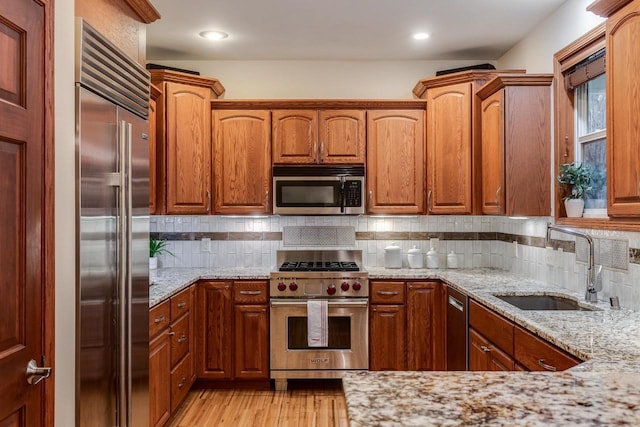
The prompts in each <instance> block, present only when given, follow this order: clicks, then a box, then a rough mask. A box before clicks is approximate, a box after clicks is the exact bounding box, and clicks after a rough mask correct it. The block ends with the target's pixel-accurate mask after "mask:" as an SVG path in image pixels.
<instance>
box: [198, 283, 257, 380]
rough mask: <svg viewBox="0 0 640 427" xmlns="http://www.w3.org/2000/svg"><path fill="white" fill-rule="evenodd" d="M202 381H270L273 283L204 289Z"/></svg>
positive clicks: (200, 340) (200, 341)
mask: <svg viewBox="0 0 640 427" xmlns="http://www.w3.org/2000/svg"><path fill="white" fill-rule="evenodd" d="M197 312H198V313H197V317H198V321H197V324H198V333H197V337H198V339H197V342H196V348H197V350H196V354H197V359H198V360H197V363H196V366H197V377H198V378H201V379H206V380H268V379H269V309H268V282H267V281H265V280H260V281H248V280H247V281H244V280H238V281H233V282H231V281H203V282H200V283H199V284H198V310H197Z"/></svg>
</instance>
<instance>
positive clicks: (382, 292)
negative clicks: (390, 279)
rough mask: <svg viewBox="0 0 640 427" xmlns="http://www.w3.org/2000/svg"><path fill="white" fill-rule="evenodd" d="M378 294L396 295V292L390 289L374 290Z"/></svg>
mask: <svg viewBox="0 0 640 427" xmlns="http://www.w3.org/2000/svg"><path fill="white" fill-rule="evenodd" d="M376 293H377V294H378V295H391V296H393V295H398V292H392V291H377V292H376Z"/></svg>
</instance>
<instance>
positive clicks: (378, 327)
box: [369, 305, 407, 371]
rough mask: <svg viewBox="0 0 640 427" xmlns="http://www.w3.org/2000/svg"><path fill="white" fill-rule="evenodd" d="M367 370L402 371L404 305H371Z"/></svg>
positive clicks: (403, 356) (404, 323)
mask: <svg viewBox="0 0 640 427" xmlns="http://www.w3.org/2000/svg"><path fill="white" fill-rule="evenodd" d="M369 327H370V331H371V333H370V340H369V342H370V347H369V348H370V351H369V355H370V357H369V369H370V370H372V371H404V370H406V368H407V361H406V336H405V333H406V312H405V307H404V305H372V306H371V316H370V319H369Z"/></svg>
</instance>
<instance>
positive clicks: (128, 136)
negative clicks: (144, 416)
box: [124, 123, 133, 426]
mask: <svg viewBox="0 0 640 427" xmlns="http://www.w3.org/2000/svg"><path fill="white" fill-rule="evenodd" d="M132 144H133V125H132V124H131V123H125V158H124V160H125V162H124V164H125V176H126V178H125V179H126V192H125V194H126V211H127V216H126V222H127V227H126V235H125V238H126V239H125V243H126V246H127V264H126V277H127V281H126V292H127V294H126V295H127V299H126V304H125V310H126V322H124V324H125V327H126V328H127V329H126V330H127V335H126V337H127V338H126V339H127V346H126V347H124V351H125V358H126V361H127V365H126V367H127V371H126V376H125V386H126V393H127V394H126V396H127V406H126V409H127V410H126V418H127V423H126V424H124V425H126V426H131V425H132V422H131V414H132V410H131V399H132V397H133V394H132V379H133V372H132V366H133V360H132V354H131V351H132V346H133V343H132V342H131V341H132V338H131V337H132V327H131V322H132V309H133V306H132V304H133V302H132V298H133V292H132V286H133V283H132V281H133V274H132V271H131V269H132V259H133V255H132V252H133V248H132V247H131V245H132V242H133V231H132V228H133V194H132V193H133V182H132V181H133V177H132V171H131V169H132V166H131V163H132V157H133V154H132V151H133V147H132Z"/></svg>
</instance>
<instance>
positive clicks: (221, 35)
mask: <svg viewBox="0 0 640 427" xmlns="http://www.w3.org/2000/svg"><path fill="white" fill-rule="evenodd" d="M200 37H202V38H204V39H208V40H223V39H226V38H227V37H229V34H227V33H225V32H224V31H203V32H201V33H200Z"/></svg>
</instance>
